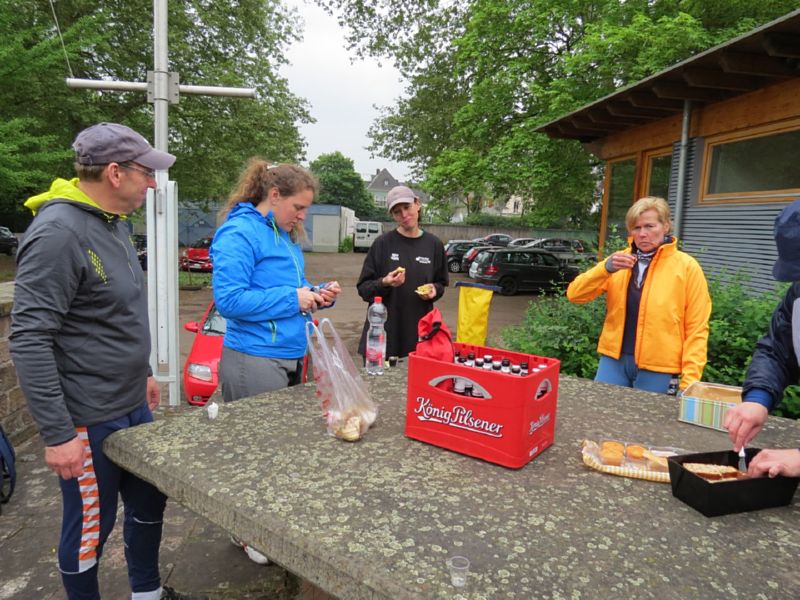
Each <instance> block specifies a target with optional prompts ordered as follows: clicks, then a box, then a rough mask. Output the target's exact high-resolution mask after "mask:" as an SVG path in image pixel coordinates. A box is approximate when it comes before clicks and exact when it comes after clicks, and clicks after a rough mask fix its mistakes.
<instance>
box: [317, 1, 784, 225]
mask: <svg viewBox="0 0 800 600" xmlns="http://www.w3.org/2000/svg"><path fill="white" fill-rule="evenodd" d="M318 2H320V3H321V4H324V5H326V6H327V7H328V8H329V10H332V11H335V12H337V11H338V13H339V15H340V19H341V20H342V21H344V22H345V23H346V24H347V25H348V27H349V28H350V36H349V41H350V44H351V46H352V47H354V48H356V50H357V51H358V52H361V53H370V54H373V55H376V56H381V57H389V58H390V59H391V60H393V61H394V62H395V63H396V64H397V65H398V67H399V68H400V69H401V73H402V74H403V75H404V76H405V77H406V78H407V79H408V81H409V85H408V87H407V90H406V93H407V97H405V98H401V99H400V100H399V101H398V102H397V104H395V105H394V106H392V107H385V108H384V109H383V112H382V114H381V116H380V117H379V119H378V120H377V121H376V122H375V123H374V125H373V127H372V128H371V130H370V135H371V137H372V142H373V144H372V147H371V149H372V150H373V151H379V152H381V153H382V154H383V155H386V156H391V157H392V158H395V159H399V160H405V161H407V162H410V163H412V164H413V165H414V169H415V174H416V175H419V176H421V177H423V178H424V180H425V181H424V183H425V185H426V186H427V187H428V188H430V189H431V190H432V191H434V192H435V193H436V194H437V195H438V196H439V197H449V196H457V197H461V198H465V199H466V198H470V199H472V200H474V199H480V198H483V197H487V198H491V199H493V200H495V201H503V200H504V199H506V198H509V197H510V196H512V195H516V196H520V197H522V198H523V199H524V201H525V203H526V218H527V219H529V220H530V222H531V224H533V225H536V226H554V225H558V224H561V225H564V224H571V223H572V224H574V223H576V222H586V221H587V220H590V219H592V218H593V217H592V214H591V208H592V206H593V205H594V204H595V202H596V190H597V179H596V178H597V176H598V173H599V172H600V170H599V169H597V164H596V163H595V162H594V159H592V158H591V157H590V156H588V155H587V154H586V153H585V152H584V151H583V150H582V149H581V148H580V146H579V145H578V144H577V143H576V142H573V141H562V140H550V139H548V138H547V137H546V136H543V135H541V134H538V133H536V131H535V130H536V128H537V127H538V126H540V125H541V124H543V123H546V122H548V121H551V120H553V119H555V118H558V117H559V116H561V115H563V114H565V113H567V112H569V111H571V110H575V109H577V108H579V107H580V106H582V105H585V104H588V103H590V102H592V101H594V100H596V99H598V98H600V97H602V96H604V95H606V94H608V93H611V92H613V91H614V90H615V89H618V88H619V87H620V86H624V85H627V84H629V83H632V82H634V81H638V80H639V79H642V78H643V77H646V76H648V75H650V74H653V73H655V72H657V71H659V70H661V69H664V68H666V67H669V66H670V65H672V64H674V63H676V62H678V61H680V60H683V59H686V58H688V57H690V56H692V55H694V54H696V53H698V52H700V51H702V50H705V49H707V48H709V47H710V46H712V45H714V44H718V43H720V42H722V41H725V40H727V39H730V38H731V37H733V36H735V35H738V34H740V33H743V32H745V31H747V30H749V29H752V28H753V27H755V26H757V25H760V24H763V23H765V22H767V21H768V20H770V19H773V18H776V17H778V16H780V15H782V14H785V13H787V12H789V11H790V10H793V9H795V8H796V5H797V3H796V0H767V1H765V2H760V3H753V2H752V1H751V0H702V1H700V0H627V1H626V2H620V1H619V0H471V1H469V0H448V1H447V2H439V1H437V0H418V1H414V0H401V1H400V2H388V1H387V0H359V1H358V2H354V3H351V2H349V1H348V0H318ZM409 142H412V143H409ZM464 201H465V202H466V200H464ZM468 208H469V209H470V210H472V207H469V206H468Z"/></svg>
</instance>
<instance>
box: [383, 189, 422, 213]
mask: <svg viewBox="0 0 800 600" xmlns="http://www.w3.org/2000/svg"><path fill="white" fill-rule="evenodd" d="M416 199H417V195H416V194H415V193H414V190H412V189H411V188H409V187H406V186H404V185H396V186H394V187H393V188H392V189H391V190H389V193H388V194H386V208H387V210H388V211H389V212H392V209H393V208H394V207H395V205H397V204H411V203H412V202H414V200H416Z"/></svg>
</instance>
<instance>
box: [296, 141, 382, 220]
mask: <svg viewBox="0 0 800 600" xmlns="http://www.w3.org/2000/svg"><path fill="white" fill-rule="evenodd" d="M309 167H310V169H311V172H312V173H314V175H315V176H316V177H317V179H318V180H319V184H320V192H319V198H318V199H317V202H318V203H319V204H338V205H340V206H346V207H348V208H351V209H353V210H354V211H355V213H356V217H358V218H359V219H361V220H368V219H369V217H370V216H371V215H372V210H373V207H374V203H373V201H372V196H371V195H370V193H369V192H368V191H367V186H366V185H364V180H363V179H361V175H359V174H358V173H357V172H356V169H355V166H354V165H353V161H352V159H350V158H347V157H346V156H344V155H343V154H342V153H341V152H331V153H330V154H322V155H320V156H319V157H318V158H317V160H315V161H312V162H311V164H310V165H309Z"/></svg>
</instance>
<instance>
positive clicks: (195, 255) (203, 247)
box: [180, 237, 214, 273]
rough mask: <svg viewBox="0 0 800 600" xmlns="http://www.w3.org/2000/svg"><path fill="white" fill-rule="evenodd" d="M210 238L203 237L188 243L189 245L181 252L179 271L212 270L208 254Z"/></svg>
mask: <svg viewBox="0 0 800 600" xmlns="http://www.w3.org/2000/svg"><path fill="white" fill-rule="evenodd" d="M212 239H213V238H211V237H204V238H200V239H199V240H197V241H196V242H192V243H191V244H189V247H188V248H186V250H184V251H183V252H182V253H181V260H180V266H181V271H202V272H204V273H210V272H211V271H213V270H214V267H213V266H212V264H211V257H210V256H209V254H208V250H209V248H211V240H212Z"/></svg>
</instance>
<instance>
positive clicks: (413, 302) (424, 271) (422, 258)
mask: <svg viewBox="0 0 800 600" xmlns="http://www.w3.org/2000/svg"><path fill="white" fill-rule="evenodd" d="M386 208H388V209H389V213H390V214H391V215H392V218H393V219H394V221H395V223H397V228H396V229H394V230H392V231H388V232H386V233H384V234H383V235H381V236H380V237H379V238H378V239H376V240H375V242H374V243H373V244H372V246H370V249H369V252H368V253H367V256H366V258H365V259H364V265H363V266H362V268H361V275H360V276H359V278H358V283H356V288H357V289H358V294H359V296H361V298H363V299H364V300H365V301H367V302H369V303H370V304H372V302H373V301H374V300H375V297H377V296H380V297H381V299H382V301H383V303H384V304H385V305H386V308H387V309H388V319H387V321H386V324H385V329H386V356H397V357H398V358H400V357H403V356H408V353H409V352H411V351H413V350H414V349H415V348H416V346H417V338H418V335H417V324H418V323H419V320H420V319H421V318H422V317H424V316H425V315H426V314H427V313H429V312H430V311H431V309H432V308H433V303H434V302H435V301H436V300H438V299H439V298H441V297H442V295H444V288H445V287H447V285H448V284H449V281H450V279H449V274H448V271H447V261H446V260H445V253H444V245H443V244H442V241H441V240H440V239H439V238H438V237H436V236H435V235H433V234H431V233H427V232H425V231H423V230H422V229H421V228H420V226H419V216H420V210H421V208H422V205H421V204H420V201H419V197H417V194H416V193H414V190H412V189H411V188H409V187H406V186H404V185H398V186H395V187H393V188H392V189H391V190H389V193H388V194H387V196H386ZM368 329H369V322H368V321H365V323H364V329H363V331H362V332H361V341H360V342H359V345H358V353H359V354H361V355H362V356H364V353H365V351H366V338H367V330H368Z"/></svg>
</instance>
